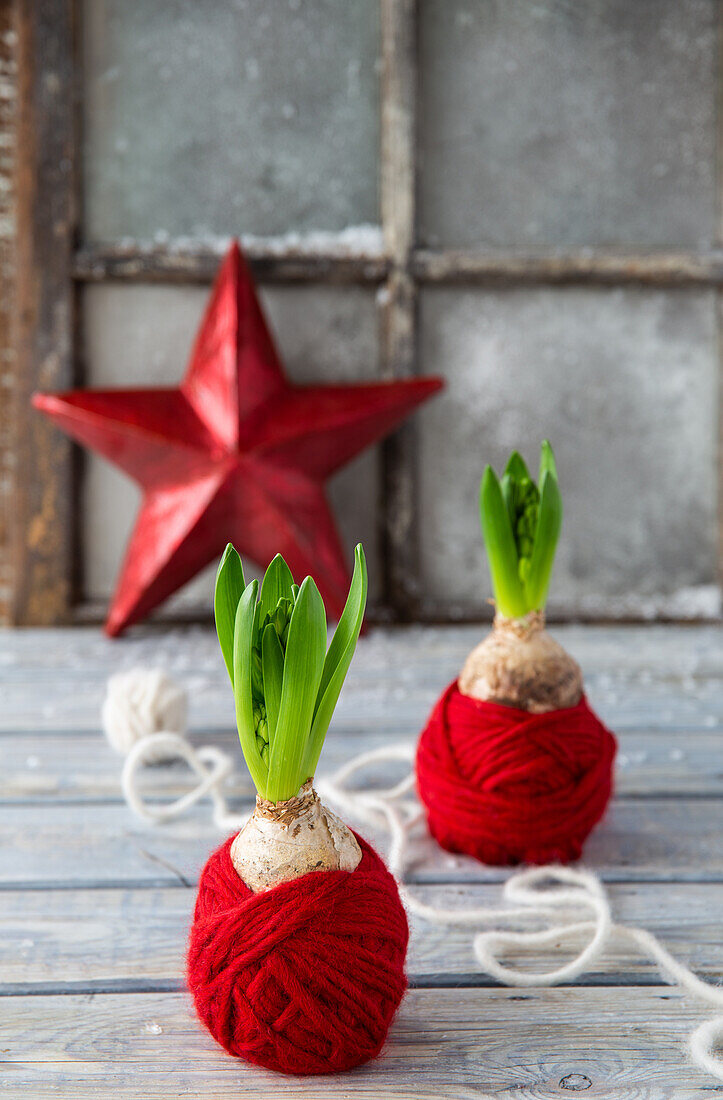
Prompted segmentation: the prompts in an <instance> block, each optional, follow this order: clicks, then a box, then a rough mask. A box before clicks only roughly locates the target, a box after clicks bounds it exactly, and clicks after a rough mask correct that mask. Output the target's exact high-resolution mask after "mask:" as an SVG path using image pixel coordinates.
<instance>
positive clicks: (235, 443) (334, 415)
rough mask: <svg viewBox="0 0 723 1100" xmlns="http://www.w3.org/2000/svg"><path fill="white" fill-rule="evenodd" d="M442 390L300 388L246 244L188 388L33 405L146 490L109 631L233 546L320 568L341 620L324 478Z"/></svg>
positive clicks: (86, 395)
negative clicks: (287, 369) (265, 307)
mask: <svg viewBox="0 0 723 1100" xmlns="http://www.w3.org/2000/svg"><path fill="white" fill-rule="evenodd" d="M441 386H442V381H441V380H440V379H437V378H419V379H409V380H406V381H400V382H379V383H372V384H359V385H351V386H336V385H330V386H295V385H293V384H291V383H290V382H289V381H288V380H287V379H286V377H285V375H284V372H283V368H282V365H281V362H280V360H279V357H278V354H277V352H276V349H275V347H274V343H273V340H272V338H271V335H270V332H269V329H268V327H267V325H266V321H265V319H264V315H263V313H262V311H261V307H260V305H259V302H258V299H257V297H256V293H255V290H254V285H253V281H252V278H251V274H250V272H249V269H248V267H247V265H246V262H245V260H244V259H243V257H242V255H241V251H240V249H239V246H238V244H237V243H236V242H234V243H233V244H232V245H231V248H230V249H229V251H228V254H227V255H226V258H225V260H224V262H223V264H222V265H221V268H220V270H219V273H218V275H217V277H216V281H215V283H214V287H213V290H212V292H211V298H210V301H209V303H208V306H207V309H206V313H205V315H204V317H203V320H202V322H201V327H200V329H199V332H198V335H197V337H196V342H195V345H194V347H193V351H192V354H191V360H190V364H189V367H188V370H187V372H186V376H185V378H184V379H183V381H182V382H181V384H180V386H179V387H178V389H145V390H73V391H71V392H69V393H64V394H35V395H34V397H33V404H34V405H35V407H36V408H37V409H40V410H41V411H42V412H44V413H46V414H47V415H48V416H49V417H51V419H52V420H53V421H55V423H56V424H58V425H59V427H61V428H62V429H63V430H64V431H66V432H67V433H68V434H69V435H71V436H72V437H73V438H74V439H76V440H77V441H78V442H79V443H82V444H83V445H84V446H87V447H90V448H91V449H92V450H94V451H97V452H98V453H99V454H101V455H103V456H104V457H105V458H107V459H109V460H110V461H111V462H114V463H115V464H116V465H117V466H120V468H121V469H122V470H124V471H125V472H126V473H127V474H129V475H130V476H131V477H132V478H134V479H135V480H136V481H137V482H138V483H139V484H140V486H141V487H142V489H143V493H144V495H143V503H142V506H141V510H140V513H139V515H138V518H137V520H136V525H135V529H134V531H133V534H132V536H131V538H130V541H129V543H128V547H127V550H126V555H125V561H124V563H123V567H122V569H121V574H120V578H119V580H118V584H117V587H116V592H115V595H114V597H113V601H112V604H111V607H110V611H109V613H108V618H107V621H106V630H107V632H108V633H109V634H111V635H116V634H119V633H120V632H121V631H122V630H124V629H125V628H126V627H127V626H129V625H130V624H131V623H135V622H138V621H139V620H140V619H143V618H144V617H145V616H146V615H148V613H149V612H150V611H151V610H152V609H153V608H154V607H157V606H158V604H160V603H161V602H162V601H163V600H165V599H166V598H167V597H168V596H170V595H171V593H173V592H175V591H176V590H177V589H178V588H180V587H181V585H183V584H185V583H186V582H187V581H189V580H190V579H191V578H192V577H193V576H195V574H196V573H198V572H199V570H200V569H202V568H203V567H204V566H206V565H208V563H209V562H211V561H213V560H214V559H215V558H217V557H218V556H219V555H220V554H221V552H222V551H223V548H224V546H225V545H226V543H227V542H229V541H231V542H233V543H234V544H235V545H236V547H237V548H238V550H239V551H240V552H241V554H244V555H246V556H247V557H249V558H250V559H251V560H252V561H254V562H255V563H256V564H257V565H259V566H260V567H261V568H264V567H265V566H266V565H267V564H268V562H269V561H270V560H271V558H272V557H273V556H274V555H275V554H276V553H281V554H283V555H284V557H285V558H286V561H287V562H288V564H289V567H290V568H291V571H292V573H293V574H294V576H295V577H296V579H297V580H301V578H302V577H304V576H305V575H306V574H307V573H310V574H311V575H312V576H313V577H315V579H316V581H317V584H318V585H319V589H320V590H321V593H322V595H323V597H324V601H325V603H326V607H327V610H328V612H329V614H330V615H331V616H333V617H335V618H338V616H339V615H340V613H341V610H342V608H343V606H344V600H345V598H346V592H347V589H348V586H349V573H348V569H347V566H346V563H345V560H344V553H343V550H342V547H341V543H340V540H339V535H338V533H337V529H336V525H335V523H334V519H333V517H332V514H331V512H330V510H329V505H328V503H327V499H326V494H325V491H324V481H325V479H326V478H328V477H329V476H330V475H331V474H332V473H334V471H335V470H338V469H339V467H340V466H343V465H344V463H346V462H348V461H349V460H350V459H352V458H353V457H354V456H355V455H357V454H358V453H359V452H360V451H361V450H363V449H364V448H365V447H367V446H369V445H370V444H371V443H374V442H376V441H377V440H378V439H380V438H382V436H384V435H386V434H387V433H389V432H390V431H392V430H393V429H394V428H395V427H396V426H397V425H398V424H399V423H400V422H401V421H402V420H403V419H404V417H405V416H407V414H408V413H409V412H410V411H411V410H412V409H413V408H414V407H415V406H416V405H419V404H420V402H422V401H424V400H425V399H426V398H427V397H429V396H431V394H433V393H435V392H436V391H437V390H438V389H439V388H440V387H441Z"/></svg>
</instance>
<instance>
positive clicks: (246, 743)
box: [233, 580, 268, 797]
mask: <svg viewBox="0 0 723 1100" xmlns="http://www.w3.org/2000/svg"><path fill="white" fill-rule="evenodd" d="M258 592H259V582H258V581H256V580H254V581H252V582H251V584H250V585H248V587H247V588H246V589H245V590H244V593H243V595H242V596H241V599H240V600H239V602H238V608H237V609H236V621H235V625H234V643H233V686H234V688H233V689H234V697H235V700H236V725H237V726H238V734H239V740H240V742H241V751H242V752H243V754H244V759H245V761H246V766H247V767H248V769H249V771H250V773H251V778H252V779H253V781H254V784H255V786H256V790H257V791H258V792H259V794H260V795H261V796H262V797H266V782H267V778H268V769H267V767H266V765H265V764H264V762H263V760H262V759H261V755H260V753H259V750H258V746H257V744H256V732H255V729H254V711H253V699H252V696H251V650H252V648H253V644H254V620H255V618H256V614H257V609H256V599H257V596H258Z"/></svg>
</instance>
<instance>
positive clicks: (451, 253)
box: [412, 249, 723, 287]
mask: <svg viewBox="0 0 723 1100" xmlns="http://www.w3.org/2000/svg"><path fill="white" fill-rule="evenodd" d="M412 271H413V273H414V276H415V277H416V278H417V279H419V280H420V281H421V282H423V283H431V284H440V283H441V284H446V285H465V286H469V285H474V286H484V285H492V284H494V285H495V286H497V287H499V286H505V285H515V286H524V285H537V284H544V285H547V286H560V285H566V284H571V285H572V284H575V285H591V286H619V285H626V284H629V285H637V286H653V287H671V286H672V287H676V286H721V285H723V251H719V250H713V251H709V252H662V251H657V252H656V251H651V252H644V253H633V252H631V253H626V252H622V251H615V252H605V251H602V250H599V249H584V250H581V251H579V252H564V251H549V252H544V253H530V252H524V253H523V252H514V251H509V252H508V251H502V250H499V251H493V250H489V251H482V250H463V249H449V250H442V251H434V250H431V249H419V250H417V251H415V253H414V256H413V260H412Z"/></svg>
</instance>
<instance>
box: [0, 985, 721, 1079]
mask: <svg viewBox="0 0 723 1100" xmlns="http://www.w3.org/2000/svg"><path fill="white" fill-rule="evenodd" d="M704 1018H705V1012H704V1011H701V1009H700V1008H699V1007H698V1006H696V1005H692V1004H690V1003H689V1002H688V1001H687V1000H683V999H682V998H681V997H680V995H679V994H678V993H677V992H676V991H674V990H664V989H645V988H643V989H630V988H627V989H622V988H618V989H554V990H544V991H539V990H538V991H521V990H508V989H462V990H458V989H434V990H412V991H410V992H409V993H408V995H407V997H406V998H405V1000H404V1002H403V1005H402V1007H401V1009H400V1011H399V1014H398V1017H397V1019H396V1020H395V1022H394V1024H393V1026H392V1031H391V1034H390V1038H389V1041H388V1043H387V1045H386V1047H385V1049H384V1052H383V1054H382V1056H381V1057H380V1058H379V1059H378V1060H377V1061H376V1062H373V1063H371V1064H369V1065H367V1066H364V1067H362V1068H361V1069H358V1070H355V1071H352V1072H351V1073H349V1074H346V1075H345V1076H344V1078H343V1079H340V1078H338V1077H314V1078H311V1079H309V1080H304V1081H299V1080H294V1079H292V1078H291V1079H290V1078H286V1077H284V1078H280V1077H278V1076H276V1075H274V1074H271V1073H267V1072H265V1071H263V1070H260V1069H257V1068H251V1067H248V1066H244V1065H242V1064H239V1062H238V1061H236V1060H235V1059H232V1058H229V1057H228V1056H227V1055H225V1054H224V1053H223V1052H222V1051H220V1050H219V1049H218V1048H217V1047H216V1046H215V1044H214V1043H213V1041H212V1040H211V1039H210V1038H209V1037H208V1036H207V1035H206V1034H205V1033H203V1032H202V1030H201V1029H200V1027H199V1025H198V1024H197V1022H196V1021H195V1019H194V1018H193V1013H192V1009H191V1005H190V1000H189V998H188V995H187V994H184V993H161V994H146V995H143V994H124V995H114V994H109V995H95V996H93V995H84V996H62V997H54V996H46V997H22V998H21V997H17V998H15V997H13V998H7V999H6V1001H5V1003H4V1005H3V1047H4V1048H5V1049H6V1051H7V1047H8V1043H12V1046H11V1048H10V1052H9V1054H10V1057H9V1059H8V1064H7V1076H6V1080H7V1083H8V1086H9V1088H10V1089H11V1095H12V1096H14V1097H23V1100H31V1098H32V1100H40V1098H42V1097H46V1096H57V1095H59V1094H60V1095H64V1096H69V1097H70V1096H72V1097H78V1096H83V1095H89V1094H92V1095H93V1096H94V1097H109V1098H110V1097H113V1098H115V1097H117V1096H122V1097H124V1100H131V1098H133V1097H138V1098H139V1100H141V1098H142V1100H168V1098H169V1097H176V1096H193V1097H206V1096H208V1097H211V1096H212V1097H214V1100H215V1098H217V1097H218V1098H220V1097H233V1100H236V1098H237V1097H238V1096H239V1095H244V1096H250V1095H253V1096H274V1097H289V1098H291V1097H298V1098H302V1097H303V1098H305V1100H306V1098H308V1097H323V1096H330V1097H342V1096H343V1097H354V1096H365V1097H388V1096H393V1097H397V1098H400V1100H402V1098H403V1100H413V1098H417V1097H434V1098H435V1100H436V1098H439V1097H445V1100H457V1098H459V1100H491V1098H492V1097H494V1100H519V1098H520V1097H529V1098H547V1097H561V1096H565V1095H566V1094H567V1091H568V1090H569V1091H571V1092H574V1091H587V1090H588V1089H589V1090H590V1091H589V1095H591V1096H598V1097H605V1100H617V1098H620V1100H623V1098H624V1100H632V1098H633V1097H649V1098H651V1100H653V1098H654V1100H693V1098H701V1097H703V1096H706V1095H708V1092H707V1090H710V1089H711V1081H710V1078H708V1077H707V1076H706V1075H705V1074H703V1073H701V1072H700V1071H699V1070H696V1069H694V1068H693V1067H692V1066H690V1065H687V1064H686V1061H685V1042H686V1036H687V1033H688V1031H689V1030H690V1029H692V1028H693V1027H695V1026H696V1025H697V1024H698V1023H700V1022H702V1020H703V1019H704ZM5 1057H6V1058H7V1057H8V1053H6V1054H5Z"/></svg>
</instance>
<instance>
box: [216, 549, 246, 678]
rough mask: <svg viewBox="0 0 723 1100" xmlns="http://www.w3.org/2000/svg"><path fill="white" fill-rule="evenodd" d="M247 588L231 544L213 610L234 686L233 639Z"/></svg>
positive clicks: (220, 569) (221, 564) (222, 563)
mask: <svg viewBox="0 0 723 1100" xmlns="http://www.w3.org/2000/svg"><path fill="white" fill-rule="evenodd" d="M245 587H246V584H245V581H244V571H243V565H242V564H241V558H240V557H239V555H238V552H237V551H236V550H235V549H234V547H233V546H232V545H231V543H229V544H228V546H227V547H226V549H225V550H224V552H223V556H222V558H221V561H220V562H219V565H218V570H217V571H216V588H215V590H214V596H213V609H214V615H215V618H216V633H217V634H218V640H219V642H220V644H221V652H222V654H223V659H224V662H225V664H226V671H227V672H228V674H229V677H230V679H231V684H233V637H234V624H235V622H236V608H237V607H238V602H239V600H240V599H241V596H242V595H243V592H244V589H245Z"/></svg>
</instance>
